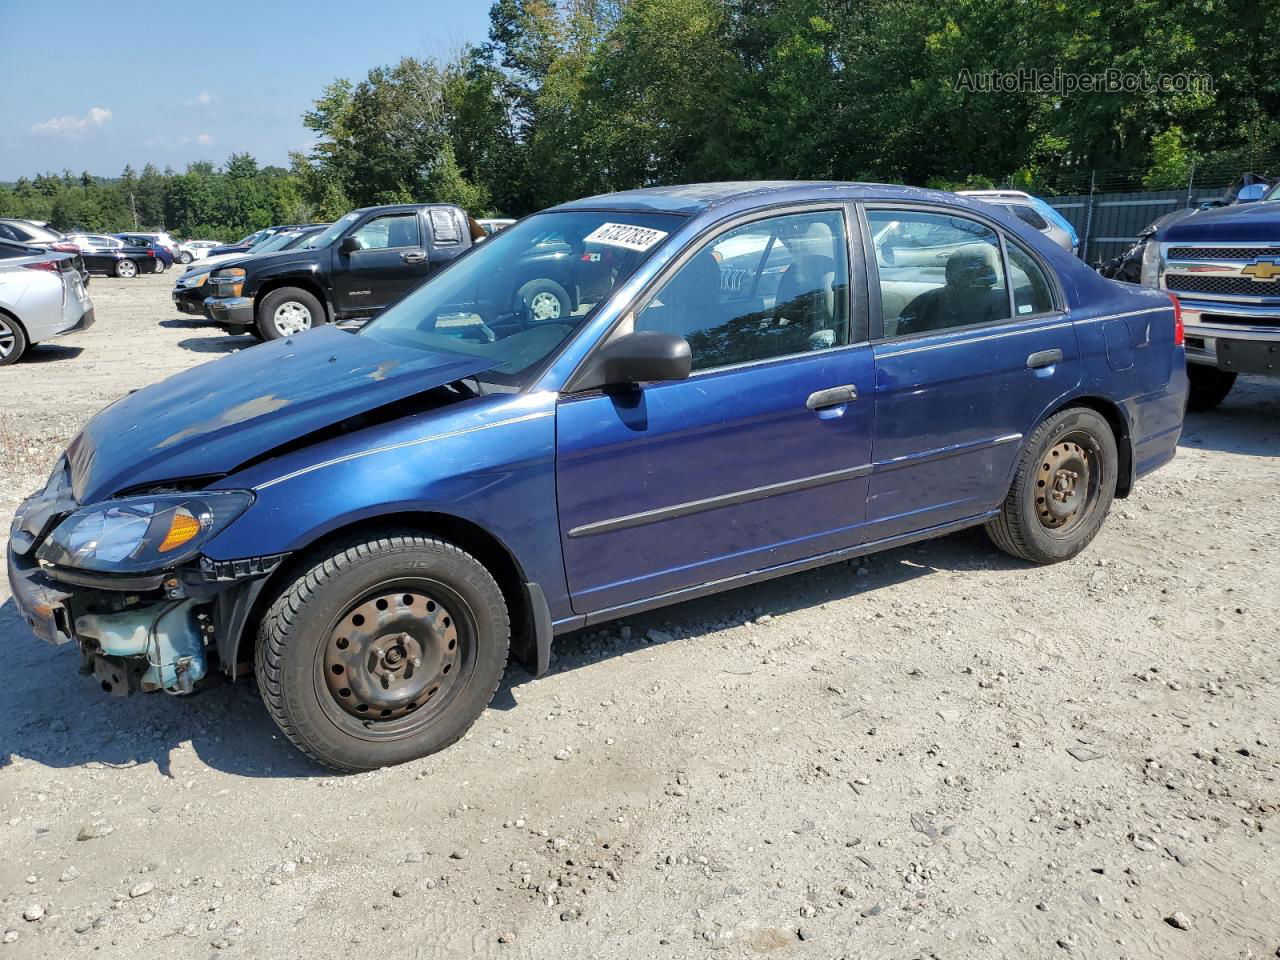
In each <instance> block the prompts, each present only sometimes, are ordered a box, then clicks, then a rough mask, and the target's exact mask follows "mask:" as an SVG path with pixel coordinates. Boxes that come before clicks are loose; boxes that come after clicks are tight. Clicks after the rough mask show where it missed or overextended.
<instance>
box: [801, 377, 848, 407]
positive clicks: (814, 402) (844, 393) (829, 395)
mask: <svg viewBox="0 0 1280 960" xmlns="http://www.w3.org/2000/svg"><path fill="white" fill-rule="evenodd" d="M857 399H858V388H857V387H855V386H854V385H853V384H852V383H846V384H845V385H844V386H843V387H828V388H827V389H826V390H815V391H814V392H813V393H811V394H809V399H808V400H806V401H805V402H804V405H805V406H806V407H808V408H809V409H810V410H821V409H822V408H823V407H835V406H839V405H840V404H842V403H848V402H849V401H850V400H857Z"/></svg>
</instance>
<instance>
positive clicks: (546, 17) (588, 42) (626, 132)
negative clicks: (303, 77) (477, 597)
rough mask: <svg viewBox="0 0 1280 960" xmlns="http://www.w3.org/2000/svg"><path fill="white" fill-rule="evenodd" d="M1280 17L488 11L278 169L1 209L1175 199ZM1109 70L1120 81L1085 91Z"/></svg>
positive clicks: (381, 84)
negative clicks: (631, 192)
mask: <svg viewBox="0 0 1280 960" xmlns="http://www.w3.org/2000/svg"><path fill="white" fill-rule="evenodd" d="M1277 13H1280V0H1261V2H1245V0H1197V2H1196V3H1185V2H1176V0H1126V2H1124V3H1116V2H1114V0H948V2H947V3H920V2H917V0H559V2H554V0H496V2H494V3H493V5H492V8H491V10H490V30H489V37H488V40H487V42H485V43H481V44H476V45H473V46H470V47H467V48H465V49H463V50H462V51H461V52H460V53H458V54H457V55H456V56H453V57H449V58H417V57H406V58H404V59H402V60H401V61H400V62H399V63H396V64H390V65H386V66H379V67H375V68H374V69H372V70H370V71H369V72H368V74H367V75H366V76H365V77H363V78H360V79H357V80H349V79H338V80H335V81H333V82H332V83H330V84H329V85H328V86H327V87H326V88H325V89H324V90H322V91H320V94H319V96H318V97H317V99H316V100H315V102H314V105H313V107H312V109H311V110H309V111H308V112H307V113H306V114H305V116H304V117H303V122H304V123H305V124H306V126H307V127H308V128H309V129H310V130H311V131H312V133H313V134H314V136H315V145H314V147H313V148H312V149H311V150H310V151H309V152H308V153H306V154H301V153H299V154H293V155H292V156H291V158H290V166H289V168H288V169H284V168H279V167H261V168H260V167H258V165H257V164H256V163H255V162H254V160H253V158H252V157H249V156H248V155H244V154H240V155H233V156H232V157H231V158H230V159H229V160H228V161H227V162H226V163H225V164H224V165H223V166H222V167H221V168H218V169H215V168H214V167H213V166H211V165H209V164H192V165H190V166H189V167H188V168H187V169H186V171H185V172H183V173H175V172H173V171H169V170H166V171H163V172H161V171H158V170H156V169H155V168H154V167H152V166H150V165H148V166H147V167H144V168H143V170H142V172H141V173H140V174H135V173H134V172H133V171H132V170H131V169H126V170H125V172H124V174H123V175H122V176H120V177H118V178H115V179H111V180H102V179H97V178H94V177H91V176H89V175H88V174H82V175H81V176H79V177H75V176H73V175H72V174H70V173H69V172H68V173H65V174H63V175H53V174H45V175H43V176H39V177H35V178H33V179H31V180H27V179H25V178H24V179H23V180H20V181H18V183H17V184H14V185H11V186H9V187H0V214H4V215H11V216H12V215H19V216H33V217H36V218H38V219H46V220H50V221H52V222H53V223H54V225H55V226H58V227H61V228H66V227H84V228H87V229H95V230H110V229H117V230H118V229H123V228H131V227H135V226H136V227H147V226H161V225H163V226H165V227H168V228H169V229H170V230H173V231H175V232H177V233H179V234H182V235H196V234H209V235H215V236H223V237H230V236H231V235H233V234H240V233H243V232H247V231H248V230H250V229H253V228H256V227H259V226H265V225H267V224H270V223H278V222H293V221H304V220H322V219H330V218H332V217H335V216H339V215H341V214H342V213H343V212H345V211H346V210H348V209H350V208H351V207H354V206H360V205H365V204H373V203H391V202H401V201H423V200H436V201H446V202H455V203H459V204H461V205H462V206H464V207H465V208H467V209H468V210H470V211H472V212H474V213H476V214H503V215H509V216H518V215H521V214H524V213H527V212H530V211H532V210H536V209H540V208H542V207H545V206H548V205H551V204H553V203H557V202H560V201H562V200H565V199H569V198H573V197H578V196H583V195H586V194H591V193H599V192H604V191H610V190H619V189H627V188H630V187H636V186H645V185H653V184H663V183H678V182H690V181H700V180H726V179H841V180H846V179H847V180H875V181H888V182H900V183H912V184H920V185H926V186H940V187H958V186H962V185H964V186H986V185H994V184H997V183H998V184H1002V185H1010V186H1016V187H1022V188H1026V189H1030V190H1033V191H1037V192H1041V193H1053V192H1055V190H1056V185H1057V184H1060V183H1065V182H1068V181H1071V180H1072V179H1073V178H1074V182H1075V183H1076V184H1078V183H1079V175H1080V173H1081V172H1082V171H1087V170H1089V169H1091V168H1095V167H1096V168H1102V169H1108V170H1117V169H1126V170H1135V171H1138V176H1139V178H1140V179H1141V180H1142V181H1143V182H1145V184H1146V185H1147V186H1149V187H1153V188H1159V187H1168V186H1177V185H1179V184H1180V183H1181V182H1185V179H1186V175H1187V171H1188V170H1189V168H1190V167H1191V166H1192V165H1193V164H1196V163H1213V164H1218V165H1226V166H1231V165H1238V166H1239V168H1240V169H1241V170H1244V169H1248V168H1250V167H1254V166H1256V164H1257V162H1258V158H1260V157H1266V156H1268V155H1272V154H1275V153H1276V152H1277V150H1278V148H1280V121H1278V120H1277V116H1278V115H1280V46H1277V45H1275V44H1273V43H1272V42H1271V40H1270V37H1271V32H1270V31H1271V28H1272V27H1273V25H1274V23H1275V22H1276V14H1277ZM1108 72H1110V74H1111V75H1113V76H1115V77H1118V78H1121V81H1122V82H1123V84H1124V85H1123V87H1115V88H1107V87H1106V86H1105V84H1104V83H1101V82H1099V81H1097V79H1096V78H1098V77H1100V76H1102V75H1103V74H1106V73H1108ZM993 77H994V78H995V80H994V81H993V80H992V78H993ZM1055 77H1056V78H1058V80H1056V81H1055V80H1054V79H1053V78H1055ZM1090 77H1093V78H1095V82H1094V83H1092V84H1086V83H1084V81H1083V80H1081V78H1086V79H1087V78H1090ZM975 78H976V79H975ZM984 78H986V79H985V80H984ZM1046 78H1047V79H1046ZM1062 78H1067V79H1066V80H1065V81H1064V80H1063V79H1062ZM1072 78H1074V79H1072ZM1258 172H1262V171H1258ZM1063 192H1067V191H1063Z"/></svg>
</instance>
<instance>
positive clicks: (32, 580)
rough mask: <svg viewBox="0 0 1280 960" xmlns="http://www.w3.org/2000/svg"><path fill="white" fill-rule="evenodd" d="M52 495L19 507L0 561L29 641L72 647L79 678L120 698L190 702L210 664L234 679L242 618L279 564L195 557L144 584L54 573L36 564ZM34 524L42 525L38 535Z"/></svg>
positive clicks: (51, 521) (50, 519)
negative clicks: (148, 695)
mask: <svg viewBox="0 0 1280 960" xmlns="http://www.w3.org/2000/svg"><path fill="white" fill-rule="evenodd" d="M51 486H52V485H51ZM49 492H50V491H48V490H46V491H45V493H43V494H37V495H36V496H35V497H32V498H31V499H30V500H28V501H27V502H26V503H24V504H23V505H22V507H21V508H19V510H18V514H17V517H16V518H15V520H14V529H13V532H12V535H11V537H10V540H9V549H8V551H7V559H6V568H7V572H8V575H9V585H10V588H11V590H12V592H13V598H14V603H15V605H16V606H17V608H18V612H19V613H20V614H21V616H22V618H23V619H24V620H25V621H26V622H27V624H28V626H30V627H31V630H32V632H33V633H34V634H35V635H36V637H38V638H39V639H41V640H44V641H45V642H47V643H51V644H55V645H63V644H67V643H72V642H74V643H76V644H77V645H78V646H79V648H80V653H81V668H82V671H83V672H85V673H92V674H93V676H94V677H95V678H96V679H97V680H98V682H99V684H100V685H101V686H102V688H103V689H104V690H105V691H107V692H108V693H111V694H115V695H117V696H128V695H129V694H131V693H135V692H138V691H143V692H151V691H157V690H164V691H165V692H167V693H173V694H184V693H191V692H192V691H193V690H194V689H195V687H196V684H197V683H199V681H200V680H202V679H203V678H204V677H205V675H206V674H207V673H208V672H209V670H210V666H211V660H213V661H216V662H217V663H218V664H220V665H221V666H222V668H223V670H224V671H225V672H226V673H228V674H229V675H231V676H234V675H235V667H236V651H237V649H238V646H239V639H240V636H241V634H242V633H243V631H244V629H245V625H246V623H247V622H248V614H249V611H250V609H251V607H252V604H253V601H254V600H255V599H256V597H257V596H258V593H259V592H260V591H261V589H262V587H263V585H264V584H265V582H266V578H267V576H268V575H269V574H270V573H271V572H273V571H274V570H275V569H276V568H277V567H278V566H279V564H280V563H281V562H282V561H283V560H284V556H283V555H276V556H272V557H258V558H253V559H250V560H243V561H232V562H228V563H214V562H212V561H209V560H207V559H204V558H200V559H199V560H198V561H196V562H195V563H193V564H190V565H188V566H187V567H184V568H182V569H178V570H172V571H166V572H160V573H156V574H154V575H149V576H144V577H114V576H108V575H104V574H97V573H90V572H86V571H83V570H77V569H71V568H62V567H54V566H52V565H50V564H47V563H41V562H40V561H38V560H37V559H36V556H35V554H36V550H37V549H38V547H39V543H40V540H41V539H42V536H43V535H47V532H48V530H49V529H50V528H51V526H53V525H56V523H57V522H58V519H59V517H58V514H57V513H56V512H54V511H51V510H50V509H49V506H50V505H49V503H48V497H49ZM55 495H57V491H55ZM58 506H59V508H65V506H66V505H65V504H64V503H61V502H59V504H58ZM44 514H48V516H47V517H45V516H44ZM31 517H39V518H40V519H39V521H38V525H35V527H36V532H35V533H33V532H32V529H31V527H32V525H31V524H29V523H28V519H29V518H31ZM211 655H212V656H211Z"/></svg>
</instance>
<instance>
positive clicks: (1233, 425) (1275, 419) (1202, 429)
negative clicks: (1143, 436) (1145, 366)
mask: <svg viewBox="0 0 1280 960" xmlns="http://www.w3.org/2000/svg"><path fill="white" fill-rule="evenodd" d="M1179 445H1180V446H1184V447H1198V448H1199V449H1201V450H1221V451H1222V452H1224V453H1239V454H1244V455H1245V456H1251V457H1277V456H1280V379H1270V378H1267V377H1241V378H1240V379H1239V380H1237V381H1236V385H1235V387H1234V388H1233V389H1232V390H1231V393H1229V394H1228V395H1227V399H1226V400H1224V401H1222V405H1221V406H1220V407H1218V408H1217V409H1216V410H1210V411H1209V412H1208V413H1189V414H1187V421H1186V425H1185V426H1184V427H1183V428H1182V440H1181V441H1180V444H1179Z"/></svg>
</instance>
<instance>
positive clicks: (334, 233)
mask: <svg viewBox="0 0 1280 960" xmlns="http://www.w3.org/2000/svg"><path fill="white" fill-rule="evenodd" d="M359 219H360V211H359V210H352V211H351V212H350V213H348V214H347V215H346V216H345V217H341V218H340V219H338V220H335V221H333V223H331V224H329V229H327V230H325V231H324V232H323V233H321V234H320V235H319V236H318V237H316V238H315V240H313V241H311V243H310V244H308V246H311V247H316V248H319V247H327V246H328V245H329V244H331V243H333V241H335V240H337V239H338V237H340V236H342V234H343V233H345V232H346V229H347V227H349V226H351V224H353V223H355V222H356V221H357V220H359Z"/></svg>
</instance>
